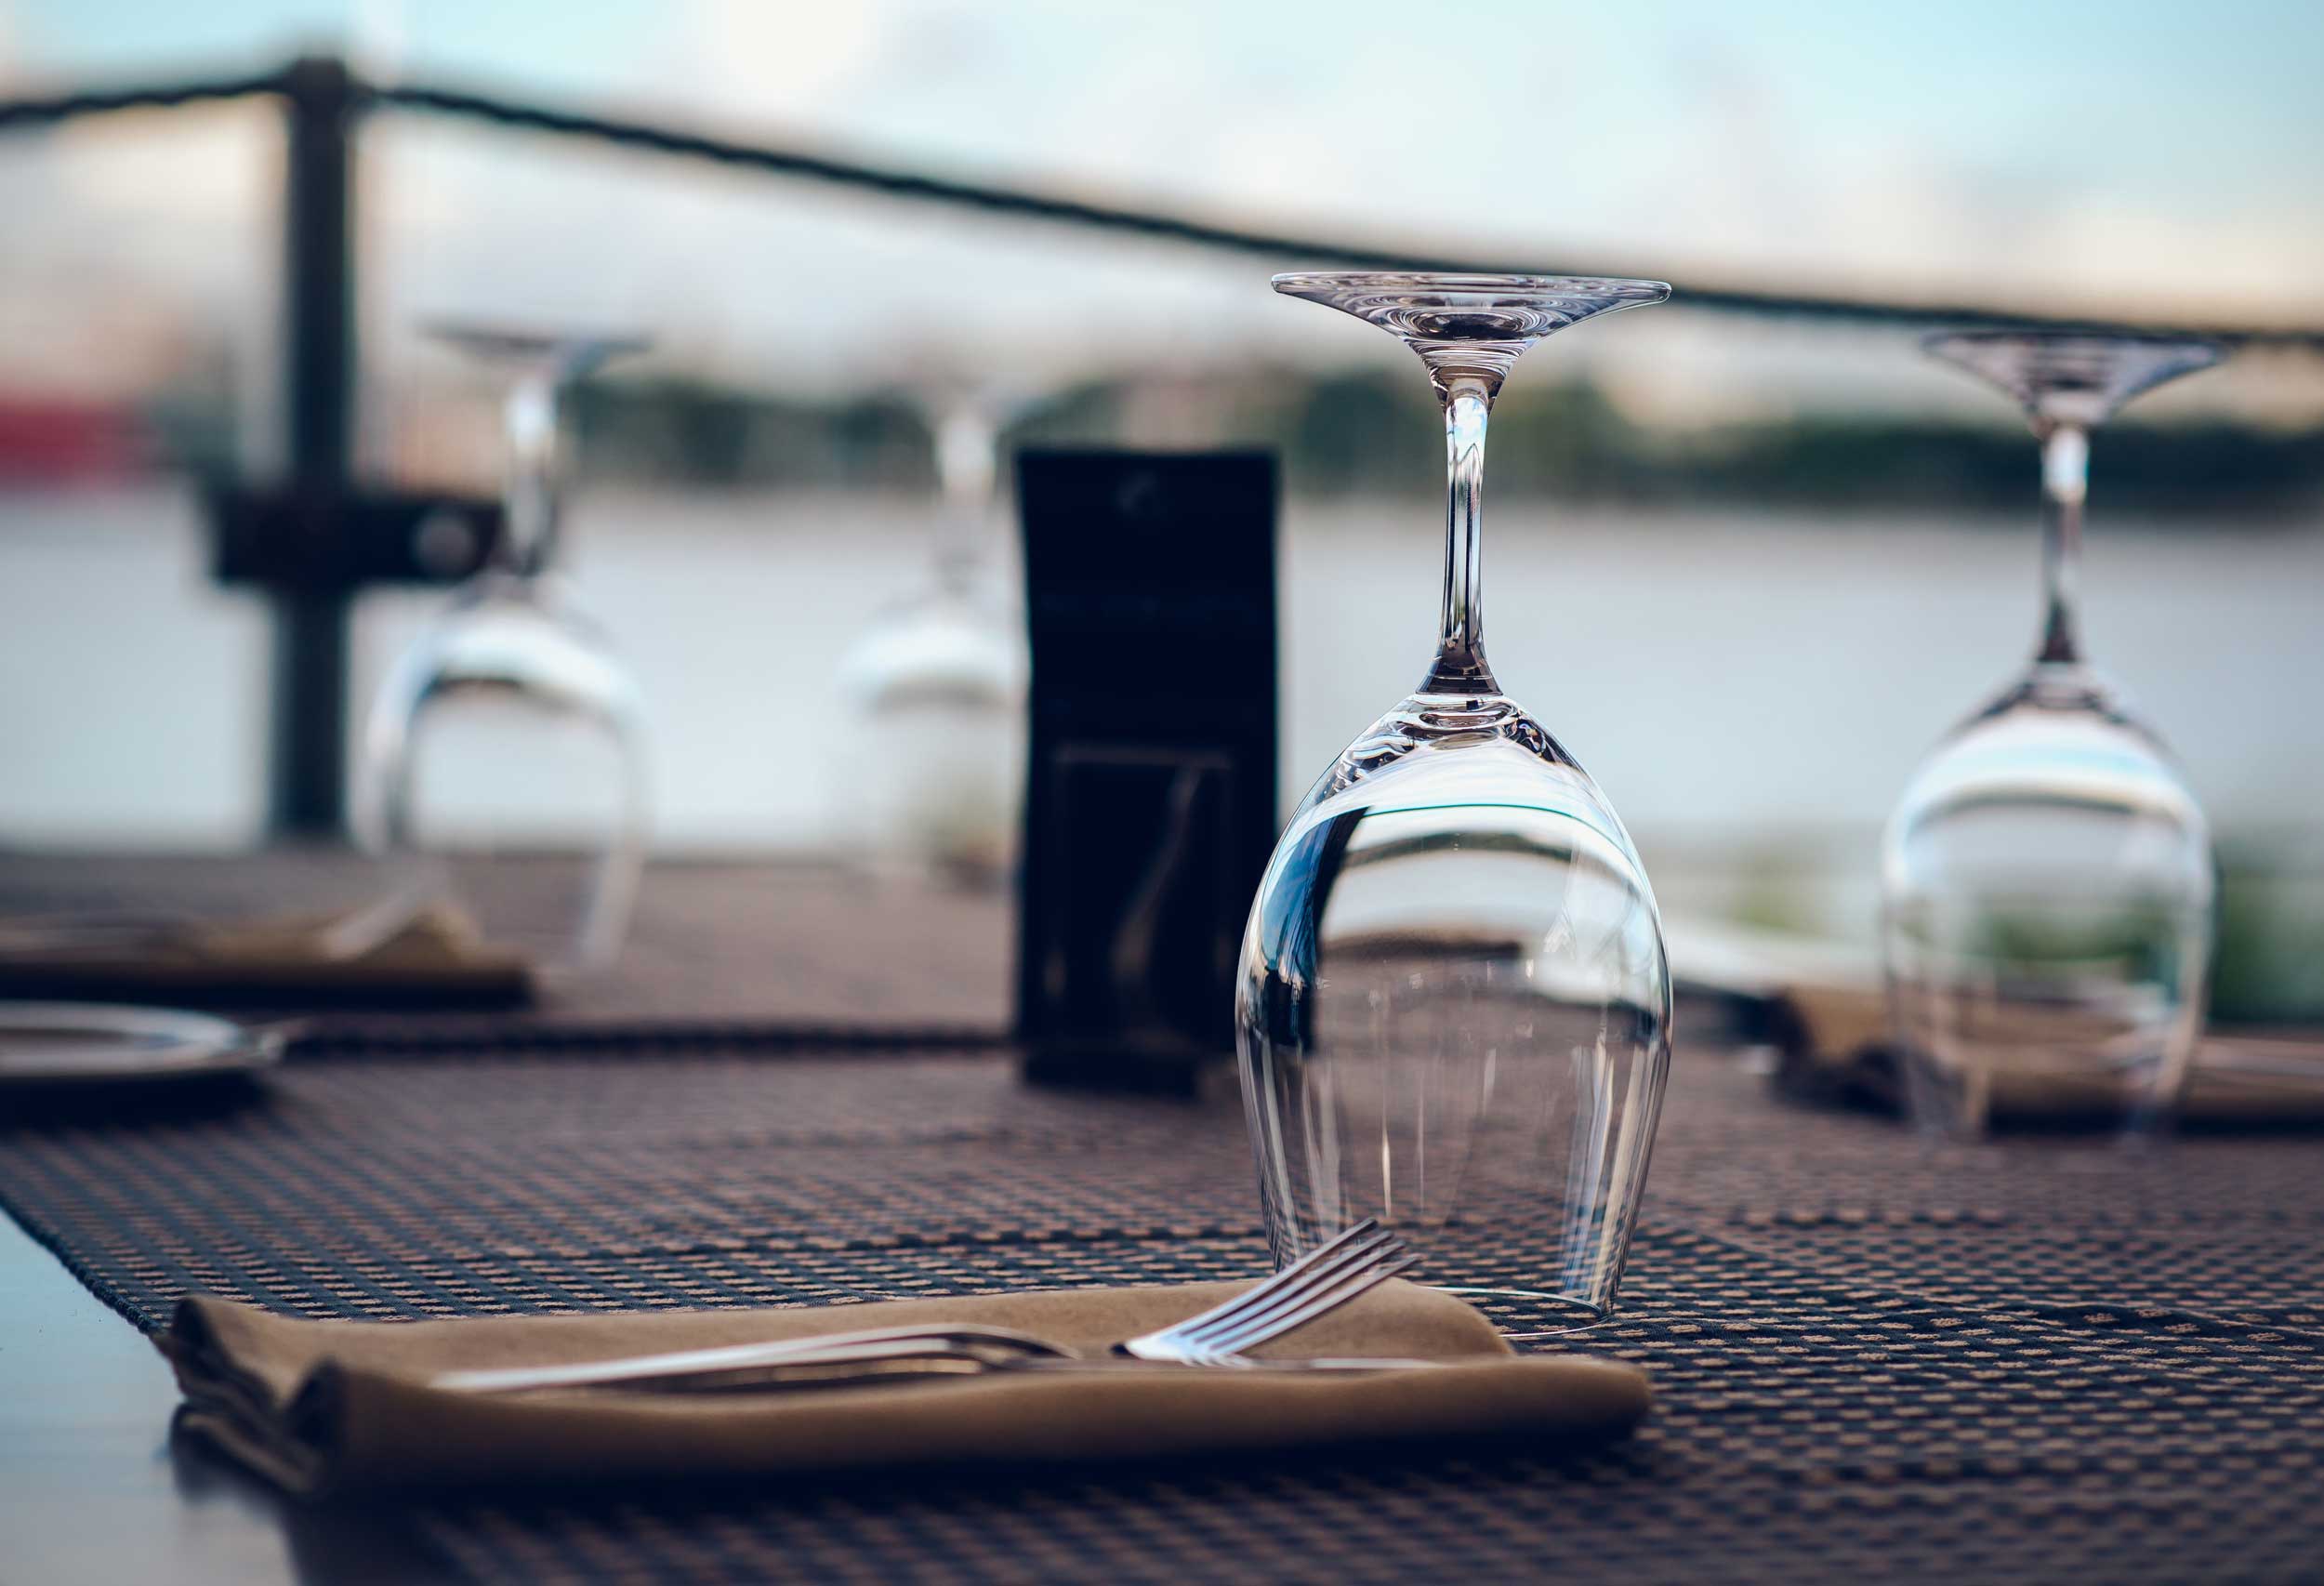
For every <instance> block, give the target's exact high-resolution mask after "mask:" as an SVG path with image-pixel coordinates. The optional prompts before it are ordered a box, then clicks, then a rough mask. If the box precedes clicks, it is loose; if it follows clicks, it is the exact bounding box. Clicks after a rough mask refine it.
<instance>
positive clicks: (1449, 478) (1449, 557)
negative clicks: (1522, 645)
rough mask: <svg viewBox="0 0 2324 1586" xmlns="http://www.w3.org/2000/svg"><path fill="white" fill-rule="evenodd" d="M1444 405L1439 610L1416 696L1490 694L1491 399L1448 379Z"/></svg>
mask: <svg viewBox="0 0 2324 1586" xmlns="http://www.w3.org/2000/svg"><path fill="white" fill-rule="evenodd" d="M1440 390H1441V392H1442V395H1443V397H1444V401H1445V462H1446V487H1445V610H1444V620H1443V623H1442V625H1441V630H1440V632H1439V634H1438V638H1437V641H1436V662H1435V665H1434V666H1433V667H1430V668H1429V674H1428V678H1427V681H1424V682H1423V683H1422V684H1421V685H1420V692H1421V693H1422V694H1470V695H1476V694H1499V692H1500V685H1499V683H1497V682H1496V681H1494V679H1493V668H1492V667H1489V666H1487V665H1486V660H1485V565H1484V557H1485V546H1484V533H1485V426H1486V419H1487V417H1488V416H1490V415H1491V413H1492V409H1493V393H1492V391H1491V390H1490V389H1489V388H1488V387H1486V384H1485V383H1484V382H1483V381H1481V380H1467V379H1454V380H1447V381H1446V382H1445V383H1444V384H1443V386H1442V387H1441V388H1440Z"/></svg>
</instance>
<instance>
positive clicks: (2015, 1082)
mask: <svg viewBox="0 0 2324 1586" xmlns="http://www.w3.org/2000/svg"><path fill="white" fill-rule="evenodd" d="M1928 350H1929V351H1930V352H1931V353H1932V354H1934V356H1936V357H1938V358H1940V359H1943V360H1945V361H1946V362H1948V363H1954V364H1957V365H1959V366H1960V367H1961V368H1963V369H1966V370H1968V371H1969V372H1970V373H1972V374H1974V375H1976V376H1978V377H1981V378H1983V379H1985V380H1987V382H1989V383H1990V384H1992V385H1995V386H1998V387H1999V388H2000V389H2001V390H2004V391H2006V392H2008V393H2009V394H2010V395H2011V396H2013V397H2015V398H2016V399H2017V401H2018V402H2019V403H2020V404H2022V405H2023V406H2024V408H2025V410H2026V413H2027V416H2028V417H2029V418H2030V419H2031V420H2032V425H2033V430H2034V434H2035V436H2036V437H2037V438H2038V439H2039V441H2040V448H2041V483H2042V499H2043V503H2044V509H2043V531H2042V600H2041V616H2040V633H2039V635H2038V637H2037V641H2036V645H2035V652H2034V657H2033V661H2032V664H2031V665H2030V667H2028V668H2027V670H2026V672H2025V673H2024V674H2023V675H2022V676H2021V677H2019V678H2018V679H2017V680H2016V681H2014V682H2012V683H2011V684H2010V685H2009V686H2008V687H2007V688H2005V689H2003V690H2002V691H2001V692H2000V694H1998V695H1997V696H1996V697H1995V698H1994V699H1992V700H1991V701H1990V702H1989V703H1987V705H1985V706H1984V707H1981V708H1980V709H1978V710H1977V711H1975V712H1974V713H1973V714H1972V715H1971V716H1970V717H1969V719H1968V720H1965V721H1963V722H1962V723H1961V725H1960V726H1958V727H1956V728H1955V729H1954V730H1953V731H1952V733H1951V734H1949V735H1948V737H1947V738H1946V739H1945V740H1944V741H1943V742H1942V743H1941V744H1939V745H1938V747H1937V748H1936V750H1935V752H1934V754H1933V755H1932V756H1931V757H1930V759H1929V760H1928V761H1927V762H1926V763H1925V764H1923V765H1922V766H1921V770H1920V771H1919V773H1917V774H1915V776H1914V777H1913V779H1912V783H1911V785H1910V786H1908V788H1907V789H1906V791H1905V796H1904V799H1903V801H1902V802H1901V803H1900V804H1899V805H1898V807H1897V809H1896V812H1895V814H1894V815H1893V816H1892V817H1891V818H1890V821H1889V826H1888V831H1887V835H1886V837H1885V839H1884V841H1883V844H1882V868H1881V879H1882V915H1883V927H1882V931H1883V937H1884V942H1885V949H1886V958H1887V971H1888V983H1889V997H1890V1003H1891V1008H1892V1011H1893V1016H1894V1020H1895V1034H1896V1040H1897V1046H1898V1048H1899V1051H1901V1053H1902V1054H1903V1056H1904V1058H1905V1061H1906V1064H1907V1068H1908V1082H1909V1090H1910V1093H1911V1095H1912V1098H1913V1104H1914V1109H1915V1112H1916V1114H1917V1115H1918V1116H1919V1117H1921V1119H1922V1121H1923V1122H1924V1123H1925V1124H1927V1125H1928V1126H1929V1127H1931V1128H1934V1129H1937V1130H1944V1131H1948V1132H1955V1133H1972V1134H1974V1133H1977V1132H1981V1131H1982V1130H1986V1129H1987V1128H1988V1127H1990V1125H1991V1124H1992V1123H1993V1122H1994V1121H1995V1120H1996V1119H2013V1118H2014V1119H2026V1120H2035V1119H2043V1120H2056V1121H2063V1120H2067V1119H2076V1120H2086V1121H2101V1122H2106V1123H2114V1122H2120V1123H2124V1124H2127V1125H2128V1126H2130V1127H2133V1128H2138V1127H2143V1126H2145V1125H2147V1124H2150V1123H2152V1122H2153V1121H2154V1120H2155V1119H2156V1118H2157V1117H2159V1115H2160V1114H2161V1113H2162V1112H2163V1111H2164V1110H2165V1109H2167V1108H2168V1107H2169V1105H2170V1104H2171V1103H2172V1100H2173V1099H2174V1098H2175V1097H2176V1096H2177V1094H2178V1092H2179V1090H2180V1088H2181V1086H2182V1085H2183V1084H2184V1082H2185V1077H2186V1073H2187V1068H2188V1065H2189V1064H2190V1063H2191V1062H2192V1061H2193V1057H2194V1050H2195V1043H2196V1040H2197V1038H2198V1037H2199V1033H2200V1025H2201V1020H2202V1007H2203V993H2204V985H2205V977H2206V974H2207V971H2208V967H2209V962H2210V956H2211V945H2212V904H2213V896H2214V889H2215V883H2214V870H2213V866H2212V850H2211V836H2210V830H2209V828H2208V826H2206V825H2205V823H2204V820H2203V813H2202V811H2201V810H2200V809H2199V808H2198V807H2197V805H2196V802H2195V797H2194V795H2193V794H2192V793H2190V792H2189V791H2188V790H2187V786H2186V784H2185V781H2184V780H2183V779H2182V777H2181V775H2180V773H2179V770H2178V767H2177V766H2176V765H2175V764H2174V763H2173V761H2172V758H2171V755H2170V753H2169V751H2167V750H2166V749H2165V748H2164V747H2163V746H2162V743H2161V740H2160V739H2159V738H2158V737H2156V735H2155V734H2154V733H2153V732H2152V730H2150V729H2149V728H2148V727H2147V726H2146V723H2145V722H2144V721H2143V720H2140V719H2139V717H2138V715H2137V714H2136V712H2135V711H2134V710H2133V707H2132V706H2131V704H2130V702H2129V701H2128V700H2127V699H2126V698H2125V697H2124V695H2123V694H2122V692H2121V691H2120V690H2119V688H2118V687H2116V685H2115V684H2114V683H2112V682H2111V681H2108V680H2107V679H2106V677H2104V676H2103V675H2102V674H2100V673H2099V672H2098V671H2097V670H2096V669H2095V668H2093V667H2091V665H2090V664H2089V663H2088V662H2087V661H2086V660H2085V659H2084V658H2083V654H2082V645H2081V636H2080V612H2079V607H2078V605H2077V601H2076V575H2077V570H2078V564H2079V562H2080V551H2081V522H2082V499H2083V496H2084V492H2085V487H2086V484H2087V480H2088V466H2087V465H2088V457H2089V445H2090V433H2091V431H2092V430H2093V429H2095V428H2096V427H2097V426H2098V425H2100V424H2102V423H2104V422H2105V421H2106V419H2107V418H2108V417H2109V416H2112V415H2113V413H2114V412H2115V410H2116V409H2118V408H2119V407H2120V406H2121V405H2122V403H2125V402H2127V401H2129V400H2130V399H2131V398H2132V397H2133V396H2136V395H2137V394H2138V393H2140V392H2141V391H2145V390H2149V389H2151V388H2153V387H2155V386H2158V385H2160V384H2161V383H2162V382H2163V381H2165V380H2169V379H2172V378H2174V377H2178V376H2180V375H2184V374H2186V373H2188V372H2190V371H2192V370H2196V369H2201V368H2206V367H2208V366H2210V365H2211V364H2212V363H2215V362H2217V361H2218V358H2219V355H2220V354H2219V350H2218V349H2217V348H2216V347H2214V346H2212V345H2211V344H2209V343H2205V342H2199V341H2185V340H2166V339H2159V338H2155V337H2136V336H2112V335H2092V334H2070V333H2021V332H1983V333H1968V334H1959V335H1947V336H1940V337H1934V338H1932V339H1931V340H1930V342H1929V343H1928Z"/></svg>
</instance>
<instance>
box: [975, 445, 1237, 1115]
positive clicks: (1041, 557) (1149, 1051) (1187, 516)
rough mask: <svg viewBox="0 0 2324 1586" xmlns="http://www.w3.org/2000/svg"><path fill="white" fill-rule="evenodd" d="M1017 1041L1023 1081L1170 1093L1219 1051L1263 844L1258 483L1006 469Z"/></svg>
mask: <svg viewBox="0 0 2324 1586" xmlns="http://www.w3.org/2000/svg"><path fill="white" fill-rule="evenodd" d="M1017 499H1018V501H1019V502H1020V503H1021V504H1022V512H1023V520H1024V569H1025V603H1026V615H1027V622H1028V626H1029V628H1030V630H1031V634H1032V646H1033V689H1032V711H1031V714H1032V740H1031V746H1030V753H1031V760H1030V766H1029V772H1028V776H1027V780H1026V786H1025V841H1024V879H1023V889H1024V890H1023V900H1022V906H1021V908H1020V909H1019V922H1020V923H1019V940H1018V960H1017V962H1018V971H1017V973H1018V993H1017V1029H1018V1036H1019V1038H1020V1040H1021V1041H1022V1042H1023V1048H1024V1053H1025V1058H1024V1065H1025V1074H1026V1077H1028V1078H1030V1079H1033V1080H1035V1081H1037V1082H1040V1083H1048V1084H1067V1085H1083V1086H1096V1087H1104V1088H1112V1089H1122V1090H1160V1091H1177V1092H1191V1091H1192V1090H1194V1089H1195V1086H1196V1085H1197V1084H1198V1083H1199V1081H1200V1078H1201V1074H1202V1071H1203V1069H1204V1068H1205V1067H1206V1066H1207V1065H1209V1064H1215V1063H1218V1062H1221V1061H1223V1060H1225V1059H1227V1058H1229V1057H1231V1056H1232V1055H1233V1052H1234V1049H1235V1033H1234V998H1235V979H1234V977H1235V956H1236V953H1237V952H1238V950H1239V949H1240V947H1241V945H1242V936H1243V920H1244V917H1245V915H1246V914H1247V913H1248V910H1249V907H1250V900H1251V895H1252V893H1253V892H1255V891H1256V890H1257V889H1258V886H1259V880H1260V876H1261V873H1262V872H1263V871H1264V869H1265V868H1266V864H1267V855H1268V853H1269V852H1270V851H1271V850H1272V849H1273V847H1274V837H1275V578H1274V524H1275V471H1274V458H1273V457H1272V456H1269V455H1267V454H1265V453H1259V452H1216V453H1193V454H1188V453H1171V454H1156V453H1146V452H1086V451H1074V452H1063V451H1029V452H1025V453H1023V454H1022V455H1021V456H1020V457H1019V459H1018V465H1017Z"/></svg>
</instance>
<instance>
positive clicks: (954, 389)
mask: <svg viewBox="0 0 2324 1586" xmlns="http://www.w3.org/2000/svg"><path fill="white" fill-rule="evenodd" d="M931 397H932V400H931V402H930V403H928V405H927V409H926V410H927V413H928V417H929V430H930V437H931V441H932V442H933V443H934V453H935V461H936V474H937V481H938V484H939V499H938V503H937V509H938V514H939V518H938V522H937V525H936V528H937V533H936V535H935V537H934V542H933V545H932V547H931V549H932V553H933V554H932V556H931V562H932V565H931V568H930V570H929V572H930V575H929V576H928V577H927V578H926V579H925V580H924V582H923V583H922V585H921V586H920V587H919V588H918V589H916V590H915V591H914V592H913V593H912V594H910V595H909V596H907V597H906V598H905V599H904V600H902V601H897V602H895V603H894V604H892V605H890V606H887V607H884V608H882V609H881V610H879V611H878V612H876V613H874V614H873V615H872V617H871V619H870V620H869V621H867V622H865V624H864V625H863V628H862V629H861V631H860V632H858V633H857V635H856V636H855V638H854V640H853V641H852V643H851V644H850V645H849V646H848V648H847V650H846V651H845V653H844V654H842V655H841V657H840V661H839V666H838V679H837V681H838V691H839V693H840V694H841V695H842V696H844V697H845V698H847V699H848V700H849V701H851V702H852V704H851V711H850V717H849V721H848V723H847V727H846V730H845V732H844V734H843V736H842V738H841V741H840V742H839V744H838V754H837V755H836V756H835V764H836V767H837V775H836V776H835V778H834V784H835V786H834V791H835V793H836V794H837V800H836V807H835V815H836V822H837V825H838V830H839V834H840V839H841V841H842V843H843V845H844V847H845V849H846V850H847V852H848V853H849V854H850V856H851V857H852V858H853V859H854V860H855V861H856V862H857V863H858V864H859V865H860V866H862V867H863V868H865V869H866V870H868V871H871V872H872V873H874V874H890V875H896V876H900V877H903V878H907V879H920V880H926V879H944V880H950V881H956V882H963V883H967V884H969V885H972V886H973V885H981V884H989V883H991V882H994V881H997V880H998V879H1001V878H1003V877H1005V876H1007V875H1008V873H1009V872H1010V868H1011V867H1012V865H1013V861H1014V857H1015V851H1016V839H1017V836H1018V829H1017V828H1018V825H1019V817H1020V812H1021V811H1022V808H1023V780H1024V754H1025V742H1026V724H1025V685H1026V678H1027V673H1028V671H1029V664H1028V659H1027V655H1026V643H1025V636H1024V625H1023V617H1022V615H1020V614H1019V612H1018V611H1017V610H1016V609H1015V608H1014V606H1013V604H1012V603H1011V602H1010V601H1009V600H1008V599H1006V598H1005V597H1004V595H1003V594H1002V593H1001V591H1000V590H999V588H997V583H996V580H994V579H993V578H991V577H990V576H989V575H988V569H989V563H990V561H991V558H990V555H989V551H990V540H991V537H992V536H991V533H990V530H991V524H992V520H993V517H994V515H995V514H994V502H995V496H996V492H997V485H998V482H999V478H1000V443H1001V436H1002V433H1003V431H1004V430H1005V429H1006V428H1007V424H1008V421H1009V420H1010V418H1011V417H1013V416H1017V415H1019V414H1021V413H1022V412H1023V410H1024V409H1025V407H1026V406H1027V405H1028V402H1027V398H1026V397H1025V395H1024V394H1023V392H1022V391H1021V390H1017V389H1015V388H1013V387H1010V386H1009V385H1007V384H1005V383H1003V382H1001V381H999V380H985V381H981V382H976V383H971V384H957V383H956V384H952V385H949V386H945V387H943V388H941V389H939V390H935V391H933V392H932V393H931Z"/></svg>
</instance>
